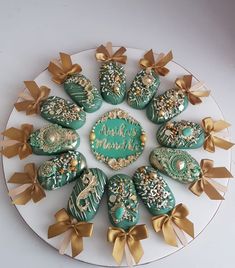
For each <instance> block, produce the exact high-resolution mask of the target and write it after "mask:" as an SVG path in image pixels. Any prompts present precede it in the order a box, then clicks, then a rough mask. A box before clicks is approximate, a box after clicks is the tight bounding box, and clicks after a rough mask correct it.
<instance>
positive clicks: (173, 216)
mask: <svg viewBox="0 0 235 268" xmlns="http://www.w3.org/2000/svg"><path fill="white" fill-rule="evenodd" d="M188 215H189V211H188V209H187V208H186V206H185V205H183V204H178V205H177V206H176V207H175V208H174V209H173V210H172V211H171V212H170V213H169V214H163V215H160V216H154V217H153V218H152V225H153V228H154V230H155V231H156V232H157V233H158V232H160V231H161V232H162V234H163V237H164V239H165V241H166V243H167V244H169V245H172V246H176V247H177V246H178V243H177V233H176V231H175V227H174V226H175V225H176V226H177V227H178V228H177V229H179V231H180V230H181V233H182V231H184V232H185V233H187V234H188V235H190V236H191V237H193V238H194V226H193V223H192V222H191V221H190V220H189V219H187V216H188Z"/></svg>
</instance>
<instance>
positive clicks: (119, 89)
mask: <svg viewBox="0 0 235 268" xmlns="http://www.w3.org/2000/svg"><path fill="white" fill-rule="evenodd" d="M125 51H126V49H125V48H124V47H120V48H119V49H118V50H117V51H116V52H115V53H113V51H112V43H111V42H108V43H107V45H106V47H105V46H103V45H101V46H99V47H98V48H97V50H96V54H95V56H96V59H97V61H100V62H102V65H101V68H100V76H99V80H100V91H101V95H102V97H103V99H104V100H105V101H106V102H108V103H111V104H114V105H116V104H120V103H121V102H123V101H124V99H125V96H126V74H125V70H124V67H123V66H122V64H125V63H126V60H127V56H125V55H123V54H124V53H125Z"/></svg>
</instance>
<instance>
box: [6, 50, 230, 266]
mask: <svg viewBox="0 0 235 268" xmlns="http://www.w3.org/2000/svg"><path fill="white" fill-rule="evenodd" d="M144 53H145V51H143V50H139V49H133V48H128V49H127V56H128V61H127V64H126V66H125V68H126V73H127V86H129V85H130V82H131V81H132V79H133V78H134V76H135V74H136V73H137V72H138V71H139V67H138V60H139V59H140V58H141V57H142V56H143V55H144ZM94 55H95V49H91V50H86V51H82V52H79V53H77V54H75V55H73V56H72V60H73V62H74V63H79V64H80V65H81V66H82V67H83V74H84V75H86V76H87V77H89V78H90V79H91V81H92V82H93V83H94V84H95V85H96V86H99V83H98V79H97V78H98V72H99V65H100V64H99V63H97V62H96V60H95V56H94ZM167 67H168V68H169V69H170V73H169V74H168V75H167V76H166V77H161V78H160V79H161V85H160V89H159V91H158V93H162V92H164V91H165V90H166V89H168V88H171V87H173V86H174V81H175V79H176V77H179V76H182V75H185V74H188V71H187V70H185V69H184V68H183V67H181V66H180V65H178V64H177V63H175V62H171V63H169V64H168V65H167ZM35 81H36V82H37V83H38V85H40V86H41V85H46V86H48V87H50V88H51V89H52V91H51V96H52V95H58V96H60V97H63V98H66V99H69V97H68V96H67V95H66V93H65V92H64V89H63V86H58V85H56V84H54V83H53V82H52V81H51V76H50V74H49V72H48V71H47V70H45V71H44V72H42V73H41V74H40V75H39V76H38V77H37V78H36V79H35ZM194 82H196V80H195V79H194ZM212 93H213V92H212ZM115 107H120V108H122V109H124V110H126V111H127V112H129V114H130V115H131V116H133V117H134V118H135V119H137V120H138V121H139V122H140V123H141V125H142V127H143V128H144V130H145V131H146V134H147V143H146V146H145V149H144V152H143V154H142V155H141V156H140V157H139V158H138V160H137V161H135V162H134V163H132V164H131V165H130V166H128V167H126V168H124V169H122V170H121V171H119V172H115V171H112V170H111V169H109V168H108V167H107V166H106V165H105V164H104V163H100V162H98V161H97V160H96V159H95V157H94V156H93V154H92V152H91V151H90V145H89V132H90V130H91V128H92V125H93V124H94V123H95V122H96V121H97V119H99V118H100V117H101V115H103V114H104V113H105V112H106V111H109V110H112V109H114V108H115ZM206 116H211V117H213V119H214V120H218V119H223V115H222V113H221V111H220V109H219V107H218V105H217V104H216V102H215V101H214V99H213V98H212V97H208V98H204V99H203V103H202V104H200V105H196V106H193V105H191V104H189V107H188V108H187V110H186V111H185V112H183V113H182V114H181V115H180V116H178V117H177V119H186V120H192V121H195V122H201V119H202V118H204V117H206ZM22 123H31V124H33V125H34V127H35V129H36V128H40V127H42V126H44V125H45V124H47V121H45V120H44V119H42V118H41V117H40V116H38V115H36V116H26V115H25V114H24V113H19V112H17V111H16V110H15V109H13V111H12V113H11V115H10V118H9V121H8V124H7V126H6V128H9V127H12V126H14V127H19V126H20V124H22ZM156 130H157V126H156V125H154V124H153V123H151V122H150V121H149V120H147V117H146V114H145V110H143V111H139V110H134V109H132V108H130V107H129V106H128V105H127V104H126V103H125V102H124V103H122V104H120V105H117V106H113V105H110V104H107V103H106V102H103V105H102V107H101V109H100V110H98V111H97V112H95V113H91V114H87V120H86V124H85V125H84V126H83V127H82V128H81V129H79V130H78V133H79V135H80V138H81V145H80V147H79V148H78V150H79V151H81V152H82V153H83V154H84V155H85V157H86V159H87V163H88V167H90V168H91V167H98V168H100V169H102V170H103V171H104V172H106V174H107V175H108V177H110V176H112V175H114V174H115V173H125V174H128V175H130V176H132V174H133V173H134V171H135V170H136V169H137V168H138V167H140V166H142V165H148V164H149V162H148V158H149V153H150V152H151V150H152V149H153V148H154V147H156V146H157V145H158V144H157V142H156V138H155V135H156ZM222 136H225V137H226V136H228V132H227V131H226V132H224V133H223V135H222ZM190 153H191V154H192V156H193V157H195V158H196V159H197V160H198V161H200V160H201V159H202V158H208V159H213V160H214V162H215V166H225V167H227V168H230V161H231V153H230V151H225V150H221V149H217V150H216V152H215V153H213V154H211V153H208V152H206V151H204V150H203V149H196V150H190ZM46 159H49V157H46V156H36V155H31V156H29V157H27V158H26V159H24V160H22V161H20V160H19V158H18V157H14V158H12V159H7V158H5V157H4V158H3V165H4V172H5V178H6V180H8V179H9V178H10V177H11V175H12V174H13V173H14V172H21V171H22V170H23V166H24V165H25V164H26V163H29V162H35V163H36V164H37V165H40V164H41V163H42V162H43V161H45V160H46ZM165 179H166V181H167V183H168V184H169V186H170V188H171V189H172V191H173V193H174V195H175V198H176V203H177V204H178V203H181V202H182V203H184V204H186V205H187V207H188V208H189V210H190V215H189V219H190V220H192V221H193V222H194V225H195V236H197V235H198V234H200V233H201V232H202V231H203V230H204V229H205V227H206V226H207V225H208V223H209V222H210V221H211V220H212V218H213V217H214V215H215V214H216V212H217V210H218V208H219V206H220V203H221V201H211V200H209V198H208V197H207V196H206V195H205V194H203V195H202V196H201V197H200V198H199V197H197V196H195V195H193V194H192V193H191V192H190V191H189V190H187V186H186V185H182V184H180V183H177V182H176V181H173V180H172V179H169V178H165ZM222 181H223V183H224V184H225V185H226V184H227V180H222ZM73 185H74V183H71V184H70V185H67V186H64V187H62V188H61V189H58V190H55V191H50V192H49V191H47V192H46V195H47V197H46V198H45V199H43V200H42V201H40V202H39V203H37V204H34V203H32V202H29V203H28V204H27V205H25V206H17V209H18V211H19V213H20V214H21V216H22V217H23V218H24V220H25V222H26V223H27V224H28V225H29V226H30V227H31V229H32V230H33V231H34V232H35V233H36V234H37V235H38V236H39V237H40V238H42V239H43V240H44V241H45V242H47V243H48V244H50V245H51V246H52V247H54V248H57V249H58V247H59V246H60V243H61V241H62V239H63V236H57V237H56V238H52V239H47V229H48V226H49V225H51V224H53V223H54V214H55V213H56V212H57V211H58V210H59V209H61V208H66V206H67V200H68V198H69V196H70V194H71V190H72V187H73ZM8 187H9V188H13V187H15V186H14V185H12V184H8ZM150 219H151V215H150V214H149V213H148V211H147V210H146V208H145V207H144V206H143V204H142V203H141V204H140V222H139V223H146V224H147V226H148V230H149V238H148V239H146V240H143V241H142V246H143V249H144V252H145V253H144V256H143V258H142V259H141V261H140V264H145V263H149V262H152V261H156V260H158V259H160V258H163V257H167V256H168V255H170V254H172V253H174V252H176V251H177V250H179V249H180V248H181V247H182V246H179V247H178V248H176V247H171V246H169V245H167V244H165V243H164V241H163V238H162V236H161V235H159V234H156V233H155V232H154V231H153V229H152V226H151V221H150ZM93 223H94V232H93V236H92V237H91V238H84V239H83V241H84V251H83V252H82V253H81V254H80V255H79V256H77V257H76V259H77V260H81V261H84V262H87V263H91V264H96V265H101V266H117V265H116V263H115V262H114V260H113V258H112V244H110V243H108V242H107V240H106V234H107V229H108V227H109V226H110V223H109V220H108V214H107V205H106V197H104V198H103V200H102V202H101V205H100V209H99V211H98V213H97V215H96V216H95V218H94V219H93ZM187 238H188V241H191V240H192V239H191V238H190V237H187ZM67 254H68V255H69V254H70V249H68V251H67ZM123 265H126V264H125V261H123Z"/></svg>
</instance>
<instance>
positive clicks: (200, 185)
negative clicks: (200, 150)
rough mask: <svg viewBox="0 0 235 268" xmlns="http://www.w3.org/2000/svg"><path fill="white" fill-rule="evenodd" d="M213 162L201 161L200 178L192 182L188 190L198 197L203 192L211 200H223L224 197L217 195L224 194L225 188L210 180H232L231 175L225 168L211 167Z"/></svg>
mask: <svg viewBox="0 0 235 268" xmlns="http://www.w3.org/2000/svg"><path fill="white" fill-rule="evenodd" d="M213 165H214V162H213V160H209V159H202V160H201V163H200V166H201V170H202V172H201V176H200V178H199V179H198V180H197V181H195V182H193V183H192V184H191V185H190V186H189V189H190V191H191V192H192V193H194V194H195V195H197V196H200V195H201V194H202V193H203V192H205V194H207V196H208V197H209V198H210V199H212V200H223V199H224V197H223V196H222V195H221V194H220V193H219V191H221V192H226V190H227V188H226V187H225V186H223V185H221V184H219V183H217V182H215V181H212V180H211V179H212V178H219V179H221V178H232V177H233V176H232V174H231V173H230V172H229V171H228V170H227V168H225V167H213Z"/></svg>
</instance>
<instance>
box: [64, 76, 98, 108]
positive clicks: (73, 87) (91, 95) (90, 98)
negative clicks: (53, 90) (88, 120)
mask: <svg viewBox="0 0 235 268" xmlns="http://www.w3.org/2000/svg"><path fill="white" fill-rule="evenodd" d="M64 89H65V91H66V92H67V94H68V95H69V96H70V98H71V99H72V100H73V101H74V102H76V103H77V104H78V105H79V106H80V107H82V108H83V109H84V111H86V112H87V113H92V112H95V111H97V110H98V109H99V108H100V107H101V105H102V97H101V95H100V92H99V91H98V89H97V88H95V87H94V86H93V85H92V83H91V81H90V80H89V79H88V78H86V77H85V76H84V75H82V74H79V73H77V74H73V75H71V76H69V77H68V78H67V79H66V80H65V82H64Z"/></svg>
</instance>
